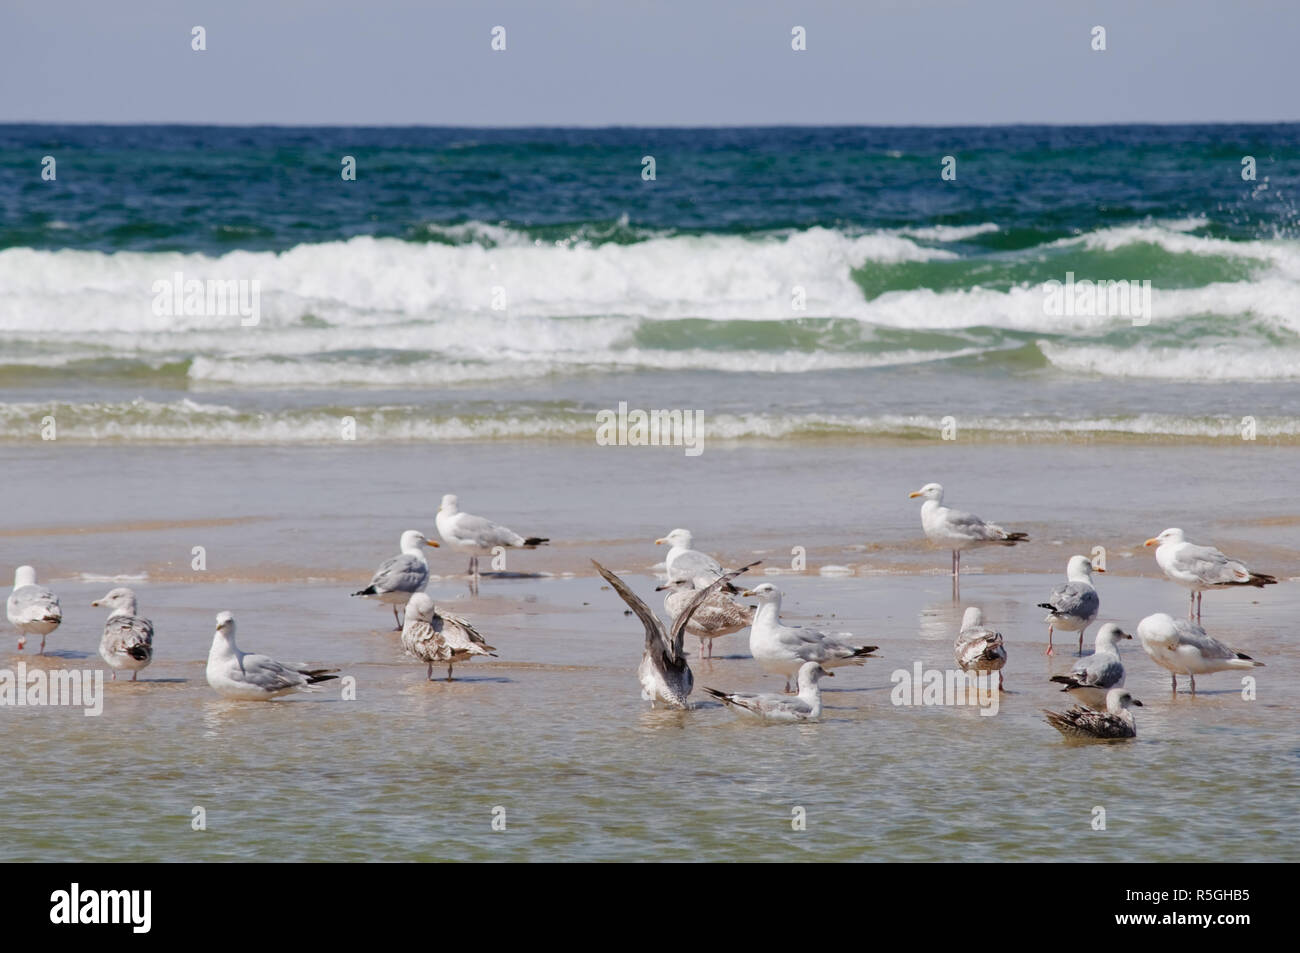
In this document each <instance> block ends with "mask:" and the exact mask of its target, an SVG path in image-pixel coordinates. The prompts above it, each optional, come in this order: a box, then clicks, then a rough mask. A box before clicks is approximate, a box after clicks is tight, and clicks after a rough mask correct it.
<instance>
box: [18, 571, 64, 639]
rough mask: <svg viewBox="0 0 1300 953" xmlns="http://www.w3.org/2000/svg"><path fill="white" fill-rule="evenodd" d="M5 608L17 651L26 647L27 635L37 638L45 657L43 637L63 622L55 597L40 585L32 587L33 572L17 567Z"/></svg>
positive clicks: (56, 597)
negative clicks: (12, 628)
mask: <svg viewBox="0 0 1300 953" xmlns="http://www.w3.org/2000/svg"><path fill="white" fill-rule="evenodd" d="M5 608H6V610H7V612H8V616H9V622H10V624H11V625H13V627H14V628H15V629H17V630H18V651H20V652H21V651H22V650H23V648H24V647H25V646H26V645H27V636H29V635H39V636H40V637H41V651H40V653H39V654H41V655H44V654H45V637H46V636H47V635H49V634H50V633H51V632H53V631H54V630H55V629H57V628H58V627H59V623H60V622H62V621H63V609H62V608H61V607H60V606H59V597H58V596H56V595H55V594H54V593H53V592H51V591H50V590H49V589H46V588H45V587H44V586H38V585H36V570H35V569H33V568H32V567H31V566H19V567H18V568H17V569H16V570H14V589H13V592H11V593H10V594H9V601H8V602H7V603H6V605H5Z"/></svg>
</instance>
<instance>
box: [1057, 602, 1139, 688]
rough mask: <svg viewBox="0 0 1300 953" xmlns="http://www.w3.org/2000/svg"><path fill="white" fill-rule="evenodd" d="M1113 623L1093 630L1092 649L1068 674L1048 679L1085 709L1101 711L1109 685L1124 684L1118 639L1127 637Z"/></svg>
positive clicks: (1130, 636)
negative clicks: (1057, 684) (1094, 633)
mask: <svg viewBox="0 0 1300 953" xmlns="http://www.w3.org/2000/svg"><path fill="white" fill-rule="evenodd" d="M1131 638H1133V636H1132V635H1130V634H1129V633H1127V632H1125V631H1124V630H1123V629H1121V628H1120V627H1119V626H1117V625H1116V624H1115V623H1114V622H1107V623H1106V624H1105V625H1103V626H1102V627H1101V629H1100V630H1099V631H1098V632H1097V638H1096V641H1095V642H1094V643H1093V652H1092V654H1091V655H1089V656H1088V657H1087V658H1081V659H1079V660H1078V661H1077V662H1075V663H1074V667H1073V668H1072V669H1070V674H1069V675H1053V676H1052V678H1051V681H1053V682H1060V683H1061V684H1062V685H1064V686H1065V687H1064V688H1062V689H1061V691H1063V692H1069V693H1070V695H1071V697H1073V698H1077V699H1078V700H1079V701H1081V702H1083V703H1084V704H1085V705H1087V706H1088V707H1089V708H1097V709H1100V710H1105V708H1106V695H1107V694H1108V693H1109V692H1110V690H1111V689H1112V688H1123V687H1124V663H1123V662H1121V661H1120V660H1119V640H1120V639H1131Z"/></svg>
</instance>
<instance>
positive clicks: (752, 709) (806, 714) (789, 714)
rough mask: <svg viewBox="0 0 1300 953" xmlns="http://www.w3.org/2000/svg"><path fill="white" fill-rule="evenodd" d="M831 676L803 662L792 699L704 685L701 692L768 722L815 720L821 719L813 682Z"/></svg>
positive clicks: (819, 694)
mask: <svg viewBox="0 0 1300 953" xmlns="http://www.w3.org/2000/svg"><path fill="white" fill-rule="evenodd" d="M834 677H835V673H834V672H828V671H827V670H826V669H824V668H822V667H821V666H820V665H818V664H817V663H816V662H804V663H803V665H801V666H800V667H799V679H798V680H799V693H798V694H797V695H795V696H794V697H793V698H791V697H790V696H789V695H778V694H775V693H768V694H755V693H753V692H721V691H718V690H717V689H716V688H709V687H708V686H707V685H706V686H705V688H704V690H705V691H706V692H708V693H709V694H710V695H712V696H713V697H714V698H717V699H719V700H721V701H722V702H723V703H724V704H727V705H730V706H731V707H732V708H735V709H737V710H739V711H744V712H748V713H749V714H751V715H757V716H758V717H759V718H765V719H767V720H768V721H816V720H817V719H818V718H820V717H821V716H822V691H821V688H820V687H819V686H818V685H817V683H818V681H820V680H821V679H823V678H834Z"/></svg>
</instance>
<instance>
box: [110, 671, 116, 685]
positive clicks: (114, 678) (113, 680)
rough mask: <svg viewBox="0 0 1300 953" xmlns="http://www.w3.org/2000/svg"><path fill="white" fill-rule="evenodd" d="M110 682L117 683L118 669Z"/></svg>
mask: <svg viewBox="0 0 1300 953" xmlns="http://www.w3.org/2000/svg"><path fill="white" fill-rule="evenodd" d="M109 681H111V682H116V681H117V670H116V669H114V670H113V677H112V678H110V679H109Z"/></svg>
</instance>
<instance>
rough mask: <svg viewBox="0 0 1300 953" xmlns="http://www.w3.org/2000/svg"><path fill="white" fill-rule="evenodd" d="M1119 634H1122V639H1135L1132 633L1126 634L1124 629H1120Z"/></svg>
mask: <svg viewBox="0 0 1300 953" xmlns="http://www.w3.org/2000/svg"><path fill="white" fill-rule="evenodd" d="M1119 634H1120V637H1121V638H1125V639H1131V638H1133V636H1132V635H1131V634H1130V633H1128V632H1125V631H1124V630H1123V629H1120V630H1119Z"/></svg>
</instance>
